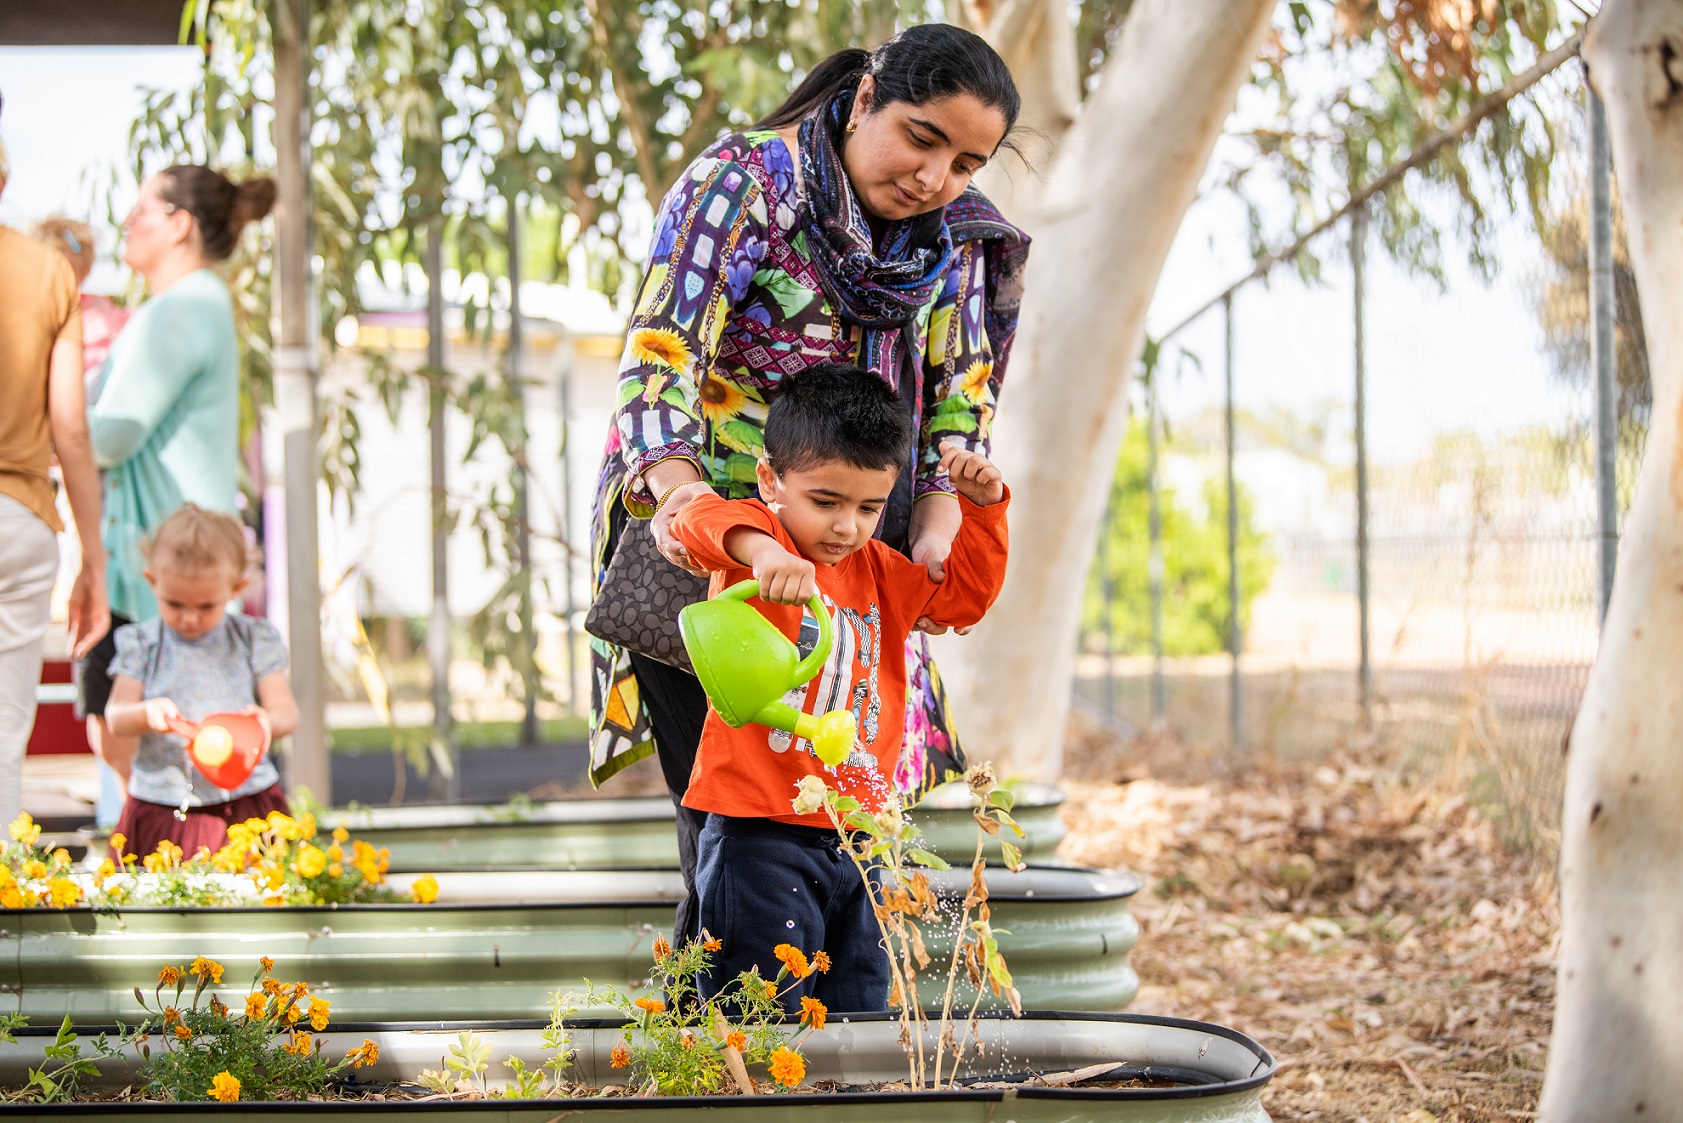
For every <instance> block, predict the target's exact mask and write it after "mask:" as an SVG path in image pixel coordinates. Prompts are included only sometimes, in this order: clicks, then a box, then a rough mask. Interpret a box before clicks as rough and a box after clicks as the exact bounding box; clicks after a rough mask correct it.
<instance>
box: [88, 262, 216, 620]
mask: <svg viewBox="0 0 1683 1123" xmlns="http://www.w3.org/2000/svg"><path fill="white" fill-rule="evenodd" d="M100 382H101V388H100V391H99V398H98V400H97V401H96V402H95V403H94V404H93V406H92V408H91V410H90V411H89V418H88V420H89V428H90V431H91V433H92V436H93V448H94V459H95V460H96V461H97V462H98V463H99V466H100V467H101V468H103V469H105V470H106V474H105V525H104V538H105V555H106V559H107V565H106V572H107V584H108V587H109V590H110V593H111V611H112V612H116V613H120V614H121V615H123V616H126V617H128V618H129V619H130V620H146V619H149V618H150V617H152V616H156V615H157V612H158V606H157V601H156V600H155V599H154V598H153V596H152V590H151V588H150V587H149V586H148V585H147V583H146V580H145V578H144V577H143V576H142V575H141V571H142V570H143V569H144V568H145V559H144V558H143V557H142V556H141V552H140V550H141V542H142V540H143V539H144V538H145V536H146V535H147V534H149V533H150V532H151V531H152V530H153V529H154V528H155V527H156V526H157V525H158V524H159V523H160V522H162V521H163V519H164V517H165V516H166V515H168V514H169V513H170V512H171V511H174V510H175V509H176V508H177V507H179V506H181V505H182V504H183V503H196V504H198V505H199V506H200V507H204V508H206V509H207V510H213V511H225V512H228V513H229V514H233V513H235V511H236V508H235V505H234V500H235V496H236V495H237V494H238V491H239V472H240V452H239V430H240V358H239V342H238V340H237V338H236V337H235V334H234V302H233V298H232V297H231V296H229V294H228V286H227V285H226V284H225V283H224V282H223V280H222V278H220V277H218V276H217V275H216V274H215V273H212V272H211V271H210V270H208V269H200V270H199V271H197V272H195V273H189V274H188V275H187V276H185V277H183V278H182V279H181V280H179V281H177V282H176V283H175V284H174V285H172V286H171V287H170V288H169V290H168V291H166V292H165V293H163V295H161V296H158V297H155V298H153V299H152V300H149V301H147V302H146V303H145V304H142V305H141V306H140V308H139V309H138V310H137V311H136V312H135V314H134V316H133V318H131V319H130V320H129V322H128V324H127V325H126V326H125V327H124V328H123V330H122V332H121V333H119V334H118V336H117V338H116V340H115V341H114V342H113V343H112V345H111V354H110V356H109V357H108V358H107V359H106V360H105V369H104V371H103V372H102V377H101V379H100Z"/></svg>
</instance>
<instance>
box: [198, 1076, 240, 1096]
mask: <svg viewBox="0 0 1683 1123" xmlns="http://www.w3.org/2000/svg"><path fill="white" fill-rule="evenodd" d="M205 1095H207V1096H209V1097H210V1098H211V1099H213V1100H220V1101H221V1102H222V1103H225V1104H231V1103H233V1102H234V1101H235V1100H237V1099H239V1098H240V1081H239V1078H238V1077H236V1076H235V1075H234V1074H233V1073H231V1072H229V1071H228V1070H227V1069H223V1070H222V1071H221V1072H219V1073H217V1074H216V1075H215V1076H213V1077H211V1078H210V1087H208V1088H206V1089H205Z"/></svg>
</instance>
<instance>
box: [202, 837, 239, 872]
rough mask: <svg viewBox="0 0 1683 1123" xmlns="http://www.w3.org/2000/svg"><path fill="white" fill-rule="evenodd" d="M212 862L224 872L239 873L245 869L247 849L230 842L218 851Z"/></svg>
mask: <svg viewBox="0 0 1683 1123" xmlns="http://www.w3.org/2000/svg"><path fill="white" fill-rule="evenodd" d="M210 864H211V865H213V866H215V867H216V868H217V869H219V870H222V871H223V872H224V873H239V872H240V871H241V870H243V869H245V849H244V848H243V847H241V846H239V845H237V844H235V843H232V842H230V843H229V844H228V845H226V846H224V847H223V848H222V849H220V850H218V851H217V852H216V855H215V857H213V858H211V860H210Z"/></svg>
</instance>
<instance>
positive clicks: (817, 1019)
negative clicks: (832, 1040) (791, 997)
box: [801, 998, 830, 1029]
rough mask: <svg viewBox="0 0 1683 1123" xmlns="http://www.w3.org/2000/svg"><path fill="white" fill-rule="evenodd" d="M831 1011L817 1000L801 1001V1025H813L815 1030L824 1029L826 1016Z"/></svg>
mask: <svg viewBox="0 0 1683 1123" xmlns="http://www.w3.org/2000/svg"><path fill="white" fill-rule="evenodd" d="M829 1012H830V1011H829V1010H828V1009H827V1008H826V1007H825V1005H824V1004H823V1003H822V1002H820V1001H818V999H816V998H802V999H801V1024H802V1025H809V1024H810V1025H811V1026H812V1028H813V1029H823V1028H824V1015H826V1014H828V1013H829Z"/></svg>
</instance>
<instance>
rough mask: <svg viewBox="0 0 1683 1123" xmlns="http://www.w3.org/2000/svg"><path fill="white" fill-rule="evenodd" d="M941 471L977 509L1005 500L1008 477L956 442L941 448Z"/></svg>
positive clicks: (992, 464)
mask: <svg viewBox="0 0 1683 1123" xmlns="http://www.w3.org/2000/svg"><path fill="white" fill-rule="evenodd" d="M941 471H943V472H945V473H946V474H947V478H948V479H950V480H951V481H952V485H953V490H955V491H957V492H958V493H959V494H960V495H962V496H964V498H966V499H968V500H970V502H972V503H974V504H975V505H976V506H978V507H991V506H993V505H994V504H995V503H998V502H999V501H1000V500H1001V499H1004V498H1005V477H1004V475H1003V474H1002V473H1001V472H1000V470H999V467H998V465H996V464H995V463H994V462H993V461H991V460H989V459H988V458H987V457H985V456H983V455H982V454H981V453H979V452H971V451H970V450H969V449H967V448H965V447H964V446H963V445H961V444H959V443H958V442H957V441H948V442H947V443H945V444H943V445H942V446H941Z"/></svg>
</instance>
